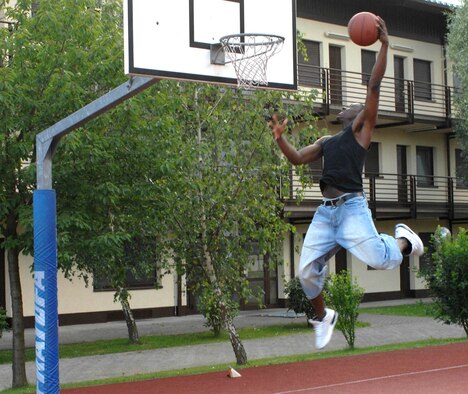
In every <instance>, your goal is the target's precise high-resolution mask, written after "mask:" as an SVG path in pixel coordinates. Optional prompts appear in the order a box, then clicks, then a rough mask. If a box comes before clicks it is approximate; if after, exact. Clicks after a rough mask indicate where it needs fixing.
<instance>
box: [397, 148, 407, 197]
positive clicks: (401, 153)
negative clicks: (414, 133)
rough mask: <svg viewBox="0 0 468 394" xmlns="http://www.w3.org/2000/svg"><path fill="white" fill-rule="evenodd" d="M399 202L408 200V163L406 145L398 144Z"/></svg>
mask: <svg viewBox="0 0 468 394" xmlns="http://www.w3.org/2000/svg"><path fill="white" fill-rule="evenodd" d="M397 174H398V202H402V203H405V202H408V193H409V190H408V177H407V174H408V163H407V154H406V146H404V145H397Z"/></svg>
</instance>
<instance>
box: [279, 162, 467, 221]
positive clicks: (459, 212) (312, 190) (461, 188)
mask: <svg viewBox="0 0 468 394" xmlns="http://www.w3.org/2000/svg"><path fill="white" fill-rule="evenodd" d="M308 175H310V176H311V177H312V176H313V174H312V173H310V174H308ZM288 176H289V184H290V185H291V187H290V188H289V190H290V191H289V195H287V196H282V198H283V200H285V202H286V205H288V203H290V204H293V205H295V206H297V205H296V202H297V199H298V198H299V197H301V198H302V202H301V205H302V204H303V205H309V206H310V205H319V204H320V203H321V199H322V195H321V192H320V187H319V183H318V178H314V179H317V181H316V182H314V184H313V186H312V187H308V188H305V189H303V188H302V187H301V183H300V180H299V176H298V175H296V174H295V172H294V170H293V169H291V170H290V171H289V175H288ZM363 181H364V192H365V193H366V195H367V199H368V201H369V207H370V209H371V211H372V213H373V216H374V217H375V218H391V217H411V218H423V217H426V218H432V217H439V218H447V219H450V220H457V219H468V185H467V184H466V183H464V182H463V180H462V179H457V178H453V177H442V176H418V175H409V174H405V175H400V174H389V173H379V174H367V175H366V177H364V179H363Z"/></svg>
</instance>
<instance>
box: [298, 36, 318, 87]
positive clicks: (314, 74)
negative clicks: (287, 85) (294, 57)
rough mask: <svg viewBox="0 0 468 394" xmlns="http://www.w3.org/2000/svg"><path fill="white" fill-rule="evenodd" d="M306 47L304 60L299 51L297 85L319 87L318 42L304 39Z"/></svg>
mask: <svg viewBox="0 0 468 394" xmlns="http://www.w3.org/2000/svg"><path fill="white" fill-rule="evenodd" d="M304 45H305V46H306V48H307V57H308V60H307V61H305V59H304V57H303V56H302V54H301V53H300V52H299V85H301V86H315V87H320V86H321V85H322V84H321V77H320V74H321V70H320V43H319V42H316V41H304Z"/></svg>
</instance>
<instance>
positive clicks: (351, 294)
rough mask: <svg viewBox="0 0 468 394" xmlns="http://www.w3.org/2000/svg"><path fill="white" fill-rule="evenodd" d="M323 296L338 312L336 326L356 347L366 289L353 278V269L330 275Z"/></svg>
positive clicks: (351, 344)
mask: <svg viewBox="0 0 468 394" xmlns="http://www.w3.org/2000/svg"><path fill="white" fill-rule="evenodd" d="M323 296H324V299H325V302H326V303H327V304H329V305H330V306H331V307H332V308H333V309H335V310H336V311H337V312H338V316H339V318H338V322H337V324H336V328H337V329H338V330H340V331H341V332H342V333H343V335H344V337H345V339H346V342H347V343H348V346H349V347H350V348H351V349H352V348H354V341H355V339H356V323H357V321H358V316H359V305H360V304H361V301H362V297H363V296H364V289H363V288H362V287H360V286H359V285H358V284H357V281H356V279H353V277H352V275H351V271H349V270H344V271H341V272H340V273H338V274H331V275H330V276H329V277H328V279H327V282H326V285H325V289H324V292H323Z"/></svg>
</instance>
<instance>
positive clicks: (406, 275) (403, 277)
mask: <svg viewBox="0 0 468 394" xmlns="http://www.w3.org/2000/svg"><path fill="white" fill-rule="evenodd" d="M400 292H401V296H402V298H409V297H411V286H410V264H409V257H408V256H404V257H403V261H402V263H401V265H400Z"/></svg>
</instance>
